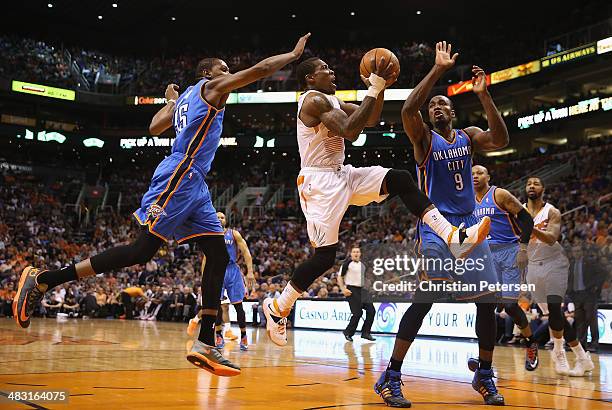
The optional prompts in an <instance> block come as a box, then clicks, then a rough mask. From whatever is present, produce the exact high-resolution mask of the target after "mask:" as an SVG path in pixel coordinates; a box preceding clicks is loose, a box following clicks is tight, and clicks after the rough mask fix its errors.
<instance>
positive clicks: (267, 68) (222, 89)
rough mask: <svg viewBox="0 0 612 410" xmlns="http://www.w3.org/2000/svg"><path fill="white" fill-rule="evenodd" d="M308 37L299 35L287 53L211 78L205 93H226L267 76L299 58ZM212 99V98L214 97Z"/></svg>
mask: <svg viewBox="0 0 612 410" xmlns="http://www.w3.org/2000/svg"><path fill="white" fill-rule="evenodd" d="M309 37H310V33H308V34H306V35H304V36H302V37H300V39H299V40H298V42H297V44H296V45H295V48H294V49H293V50H292V51H291V52H289V53H284V54H278V55H275V56H272V57H268V58H266V59H265V60H261V61H260V62H259V63H257V64H255V65H254V66H252V67H250V68H247V69H246V70H242V71H238V72H237V73H234V74H228V75H222V76H219V77H216V78H213V79H212V80H210V81H209V82H208V83H207V84H206V90H207V93H208V92H212V93H214V94H217V95H223V94H227V93H229V92H232V91H234V90H237V89H239V88H242V87H244V86H247V85H249V84H252V83H254V82H255V81H258V80H261V79H262V78H266V77H269V76H270V75H272V74H274V73H275V72H276V71H278V70H280V69H281V68H283V67H284V66H286V65H287V64H289V63H291V62H293V61H295V60H297V59H298V58H300V57H301V56H302V53H303V52H304V47H306V41H308V38H309ZM207 95H208V94H207ZM212 99H213V100H214V99H215V98H212Z"/></svg>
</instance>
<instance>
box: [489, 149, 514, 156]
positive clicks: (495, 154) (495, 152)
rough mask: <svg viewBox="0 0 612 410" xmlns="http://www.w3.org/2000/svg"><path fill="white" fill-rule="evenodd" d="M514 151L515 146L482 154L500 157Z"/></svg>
mask: <svg viewBox="0 0 612 410" xmlns="http://www.w3.org/2000/svg"><path fill="white" fill-rule="evenodd" d="M515 152H516V149H515V148H506V149H501V150H499V151H491V152H484V153H483V154H484V156H485V157H501V156H504V155H510V154H514V153H515Z"/></svg>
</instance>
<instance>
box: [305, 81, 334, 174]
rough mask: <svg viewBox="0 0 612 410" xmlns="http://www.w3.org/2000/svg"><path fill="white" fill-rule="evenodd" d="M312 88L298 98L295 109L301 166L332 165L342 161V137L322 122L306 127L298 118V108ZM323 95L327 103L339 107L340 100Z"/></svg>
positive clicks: (332, 96)
mask: <svg viewBox="0 0 612 410" xmlns="http://www.w3.org/2000/svg"><path fill="white" fill-rule="evenodd" d="M311 92H318V91H314V90H309V91H306V92H305V93H304V94H302V95H301V96H300V99H299V100H298V110H297V140H298V146H299V150H300V158H301V166H302V168H305V167H333V166H338V165H342V164H343V163H344V138H342V137H339V136H337V135H334V134H333V133H332V132H331V131H329V130H328V129H327V128H326V127H325V125H323V123H320V124H319V125H317V126H314V127H307V126H306V125H304V123H303V122H302V120H300V110H301V109H302V103H303V102H304V98H305V97H306V95H308V94H309V93H311ZM319 94H321V95H324V96H325V98H327V99H328V100H329V103H330V104H331V105H332V106H333V107H334V108H336V109H340V102H339V101H338V98H336V96H334V95H326V94H323V93H320V92H319Z"/></svg>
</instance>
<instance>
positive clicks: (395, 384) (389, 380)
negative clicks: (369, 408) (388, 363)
mask: <svg viewBox="0 0 612 410" xmlns="http://www.w3.org/2000/svg"><path fill="white" fill-rule="evenodd" d="M403 385H404V383H403V382H402V373H401V372H398V371H395V370H391V369H387V370H385V371H384V372H383V373H382V374H381V375H380V377H379V378H378V381H377V382H376V384H374V391H375V392H376V394H378V395H379V396H380V397H382V399H383V400H384V402H385V404H386V405H387V406H389V407H402V408H408V407H411V406H412V403H411V402H410V400H407V399H406V398H405V397H404V395H403V394H402V386H403Z"/></svg>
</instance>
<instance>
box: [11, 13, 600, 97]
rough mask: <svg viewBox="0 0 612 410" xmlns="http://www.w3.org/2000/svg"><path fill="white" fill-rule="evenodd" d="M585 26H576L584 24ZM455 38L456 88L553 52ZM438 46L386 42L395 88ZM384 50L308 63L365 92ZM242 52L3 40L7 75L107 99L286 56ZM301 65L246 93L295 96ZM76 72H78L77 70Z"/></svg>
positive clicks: (323, 53)
mask: <svg viewBox="0 0 612 410" xmlns="http://www.w3.org/2000/svg"><path fill="white" fill-rule="evenodd" d="M581 13H582V11H581ZM578 21H579V20H578V19H577V20H576V21H575V22H574V23H576V24H579V23H578ZM601 35H604V33H602V34H601ZM453 37H454V41H453V43H454V44H455V45H456V49H457V50H458V51H460V53H461V60H460V62H459V63H458V65H457V67H456V68H455V70H453V71H452V72H450V73H448V74H447V76H446V78H445V81H447V80H450V81H451V82H457V81H460V80H467V79H470V78H471V71H470V69H471V65H472V64H477V65H480V66H482V67H484V68H485V70H486V71H487V72H492V71H496V70H500V69H504V68H508V67H511V66H513V65H517V64H522V63H525V62H527V61H531V60H533V59H537V58H540V57H542V56H544V55H545V54H546V53H547V52H549V51H550V50H544V49H542V46H541V43H539V42H535V41H534V39H533V38H532V37H529V36H516V38H514V39H513V41H511V42H504V43H503V49H501V50H500V41H499V40H500V39H499V36H498V35H487V36H480V33H478V34H477V35H476V34H474V33H471V32H466V33H463V32H462V33H455V35H454V36H453ZM437 40H438V39H437V38H436V39H418V40H400V41H398V39H394V40H393V41H394V42H391V43H390V44H385V47H387V48H389V49H390V50H391V51H393V52H394V53H395V55H396V56H397V57H398V59H399V62H400V66H401V67H402V74H401V75H400V77H399V79H398V81H397V83H396V85H395V87H397V88H411V87H414V85H415V84H416V83H417V82H418V81H419V80H420V79H421V78H423V76H424V75H425V74H426V73H427V72H428V70H429V69H430V67H431V65H432V64H433V61H434V56H435V50H434V47H433V45H434V43H435V41H437ZM370 43H371V44H370ZM561 43H563V41H556V42H555V45H554V51H556V52H559V51H563V50H565V49H568V48H571V47H574V46H576V45H574V44H573V43H572V44H569V43H568V45H567V46H566V45H563V44H561ZM379 45H380V44H377V43H375V40H368V41H365V42H360V44H359V45H358V46H357V45H355V44H350V43H346V42H345V43H334V42H330V44H329V45H328V46H321V45H316V43H315V44H308V45H307V47H306V49H305V51H304V55H303V58H308V57H311V56H319V57H321V58H322V59H323V60H325V61H326V62H327V63H328V65H329V66H330V68H332V69H333V70H334V71H335V73H336V81H337V85H338V88H339V89H355V88H363V84H362V81H361V79H360V76H359V69H358V67H359V63H360V61H361V58H362V56H363V55H364V54H365V53H366V52H367V51H368V50H370V49H372V48H374V47H377V46H379ZM461 45H463V47H461ZM240 47H244V46H237V47H233V48H227V47H225V48H210V47H209V48H204V49H197V48H192V47H190V46H189V45H186V46H185V47H184V48H183V49H182V50H180V52H174V53H172V52H171V53H168V54H166V53H165V52H160V54H158V55H148V56H144V55H138V53H136V56H134V55H120V54H114V53H112V52H108V51H101V50H92V49H88V48H86V47H83V46H82V45H81V46H68V45H65V44H63V43H62V42H57V41H53V40H48V39H47V40H42V39H38V40H33V39H28V38H22V37H18V36H7V35H5V36H0V51H2V55H3V59H2V61H0V77H4V78H7V79H17V80H24V81H31V82H37V83H43V84H47V85H56V86H62V87H68V88H83V87H86V89H88V90H89V91H99V92H106V93H109V92H110V93H124V94H131V95H161V94H162V93H163V90H164V89H165V87H166V85H167V84H169V83H175V84H178V85H179V86H181V87H182V88H183V89H184V88H186V87H187V86H188V85H191V84H192V83H193V82H194V78H195V72H194V71H195V67H196V66H197V63H198V61H199V60H200V59H202V58H204V57H218V58H221V59H223V60H224V61H226V63H227V64H228V66H229V68H230V70H231V71H232V72H236V71H239V70H242V69H245V68H247V67H250V66H252V65H254V64H256V63H257V62H259V61H261V60H262V59H264V58H266V57H268V56H270V55H273V54H278V53H280V52H285V51H286V50H285V49H265V48H263V47H261V46H260V47H249V48H247V49H244V48H240ZM457 47H458V48H457ZM493 50H494V51H493ZM295 66H296V64H290V65H289V66H288V67H287V68H285V69H284V70H283V71H281V73H280V74H279V75H278V76H276V77H275V78H274V79H273V80H270V79H266V80H262V81H260V82H258V83H256V84H252V85H251V86H249V87H247V88H245V89H243V90H242V91H247V90H248V91H257V90H263V91H287V90H295V89H296V87H297V84H296V80H295V78H294V72H295ZM71 67H73V68H74V69H73V70H71ZM84 83H85V84H84ZM104 85H113V86H114V87H110V88H109V87H104Z"/></svg>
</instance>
